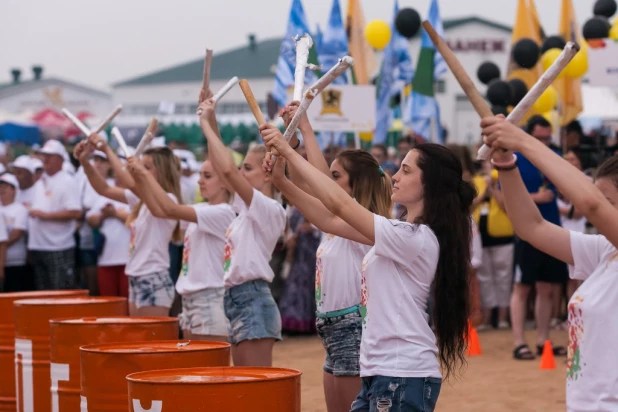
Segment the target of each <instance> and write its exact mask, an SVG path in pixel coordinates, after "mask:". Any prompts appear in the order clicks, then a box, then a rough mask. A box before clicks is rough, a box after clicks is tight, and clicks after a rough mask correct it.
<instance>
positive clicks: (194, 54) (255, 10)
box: [0, 0, 594, 89]
mask: <svg viewBox="0 0 618 412" xmlns="http://www.w3.org/2000/svg"><path fill="white" fill-rule="evenodd" d="M572 1H573V4H574V6H575V8H576V11H577V18H578V23H579V24H580V25H581V24H582V23H583V22H585V21H586V20H587V19H588V18H589V17H591V16H592V5H593V3H594V1H593V0H572ZM340 2H341V6H342V7H343V8H344V12H345V8H346V4H347V0H340ZM561 2H562V0H537V1H536V4H537V8H538V11H539V15H540V17H541V21H542V23H543V26H544V29H545V31H546V32H547V33H548V34H553V33H554V32H556V30H557V28H558V20H559V15H560V4H561ZM362 3H363V7H364V10H365V18H366V20H372V19H385V20H387V21H390V19H391V18H392V10H393V0H363V1H362ZM399 3H400V7H413V8H415V9H416V10H417V11H418V12H419V13H420V14H421V16H422V17H425V15H426V14H427V10H428V8H429V0H400V1H399ZM290 4H291V0H0V83H2V82H6V81H9V80H10V78H11V76H10V73H9V71H10V70H11V68H13V67H16V68H21V69H22V71H23V72H25V73H24V74H23V77H24V78H30V77H31V76H32V75H31V66H32V65H33V64H42V65H43V66H44V67H45V73H44V75H46V76H58V77H62V78H64V79H67V80H73V81H76V82H79V83H82V84H85V85H90V86H94V87H98V88H102V89H108V88H109V86H110V84H112V83H114V82H117V81H120V80H125V79H127V78H130V77H133V76H135V75H140V74H145V73H148V72H151V71H154V70H158V69H161V68H165V67H169V66H174V65H176V64H179V63H184V62H186V61H189V60H193V59H195V58H200V57H201V56H202V55H203V53H204V49H205V47H206V46H208V47H210V48H213V49H214V50H215V53H217V51H223V50H226V49H230V48H235V47H237V46H239V45H244V44H245V43H246V41H247V40H246V38H247V35H248V34H249V33H255V34H256V35H257V36H258V39H265V38H272V37H278V36H283V34H284V33H285V27H286V24H287V19H288V14H289V8H290ZM331 4H332V0H304V1H303V5H304V7H305V12H306V13H307V16H308V19H309V24H310V26H311V28H312V29H314V28H315V26H316V24H320V25H322V26H323V25H324V24H325V22H326V20H327V17H328V14H329V11H330V7H331ZM516 6H517V0H472V1H467V0H440V8H441V14H442V17H443V18H454V17H465V16H471V15H476V16H481V17H485V18H487V19H491V20H494V21H498V22H501V23H504V24H508V25H512V24H513V22H514V18H515V11H516Z"/></svg>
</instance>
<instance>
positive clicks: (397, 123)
mask: <svg viewBox="0 0 618 412" xmlns="http://www.w3.org/2000/svg"><path fill="white" fill-rule="evenodd" d="M391 130H395V131H397V132H400V131H402V130H403V122H402V121H401V119H395V120H393V125H392V126H391Z"/></svg>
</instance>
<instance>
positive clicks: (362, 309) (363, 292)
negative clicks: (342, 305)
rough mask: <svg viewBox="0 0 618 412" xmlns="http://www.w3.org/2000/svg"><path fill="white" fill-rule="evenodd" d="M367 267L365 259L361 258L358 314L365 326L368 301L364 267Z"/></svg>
mask: <svg viewBox="0 0 618 412" xmlns="http://www.w3.org/2000/svg"><path fill="white" fill-rule="evenodd" d="M366 268H367V260H366V259H365V260H363V266H362V267H361V306H360V309H359V310H360V314H361V316H362V318H363V327H367V321H366V319H367V302H368V301H369V290H367V280H366V279H365V269H366Z"/></svg>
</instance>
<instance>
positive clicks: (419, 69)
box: [404, 0, 447, 144]
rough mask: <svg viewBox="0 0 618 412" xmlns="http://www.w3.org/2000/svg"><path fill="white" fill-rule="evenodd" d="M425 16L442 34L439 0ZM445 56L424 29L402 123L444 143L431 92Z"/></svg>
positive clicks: (415, 131) (429, 139) (439, 74)
mask: <svg viewBox="0 0 618 412" xmlns="http://www.w3.org/2000/svg"><path fill="white" fill-rule="evenodd" d="M428 20H429V22H430V23H431V25H432V26H433V27H434V28H435V29H436V32H437V33H438V34H439V35H440V36H441V37H444V28H443V26H442V19H441V18H440V10H439V8H438V0H432V2H431V5H430V6H429V15H428ZM446 69H447V66H446V63H445V61H444V58H443V57H442V55H441V54H440V53H438V51H437V50H436V48H435V46H434V44H433V42H432V41H431V39H430V38H429V35H428V34H427V33H426V32H425V31H424V30H423V37H422V40H421V52H420V54H419V58H418V64H417V66H416V73H415V74H414V80H413V81H412V95H411V96H410V98H409V99H408V102H407V107H406V110H405V112H404V123H405V124H406V125H407V126H408V127H410V129H412V131H413V132H414V133H416V134H418V135H420V136H421V137H423V138H424V139H425V140H427V141H434V142H435V143H440V144H442V143H443V141H444V140H443V134H442V123H441V122H440V105H439V104H438V101H437V100H436V98H435V96H434V82H435V81H436V80H437V79H439V78H440V76H442V75H443V74H444V73H445V72H446Z"/></svg>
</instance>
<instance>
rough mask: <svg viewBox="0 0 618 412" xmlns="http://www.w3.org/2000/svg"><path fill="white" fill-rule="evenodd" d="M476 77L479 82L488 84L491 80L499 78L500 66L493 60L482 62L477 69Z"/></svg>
mask: <svg viewBox="0 0 618 412" xmlns="http://www.w3.org/2000/svg"><path fill="white" fill-rule="evenodd" d="M476 77H478V79H479V80H480V81H481V83H483V84H489V82H491V81H492V80H494V79H499V78H500V68H499V67H498V66H497V65H496V63H494V62H484V63H482V64H481V65H480V66H479V68H478V69H477V71H476Z"/></svg>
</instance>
